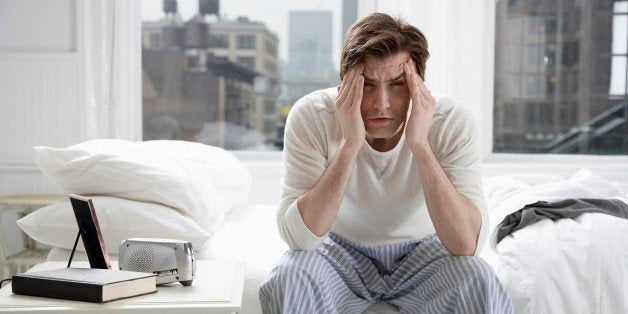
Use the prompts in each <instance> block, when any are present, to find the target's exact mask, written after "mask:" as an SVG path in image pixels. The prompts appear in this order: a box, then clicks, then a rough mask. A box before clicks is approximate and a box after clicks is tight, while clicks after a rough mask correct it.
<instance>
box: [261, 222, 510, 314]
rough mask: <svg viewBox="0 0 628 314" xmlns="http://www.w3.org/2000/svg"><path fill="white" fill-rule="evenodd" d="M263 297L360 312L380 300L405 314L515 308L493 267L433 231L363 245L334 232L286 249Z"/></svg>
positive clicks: (283, 305) (277, 309)
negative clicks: (450, 247) (307, 247)
mask: <svg viewBox="0 0 628 314" xmlns="http://www.w3.org/2000/svg"><path fill="white" fill-rule="evenodd" d="M259 297H260V302H261V305H262V310H263V312H264V313H361V312H363V311H364V310H366V309H367V308H368V307H369V306H370V305H372V304H374V303H377V302H380V301H386V302H388V303H391V304H393V305H395V306H396V307H397V308H398V310H399V311H400V312H401V313H454V312H455V313H513V306H512V301H511V300H510V297H509V296H508V294H507V292H506V291H505V289H504V287H503V286H502V285H501V283H500V282H499V279H498V278H497V276H496V275H495V272H494V271H493V269H492V268H491V267H490V266H489V265H488V264H486V262H484V260H482V259H481V258H479V257H474V256H452V255H451V254H449V252H448V251H447V250H446V249H445V248H444V247H443V245H442V244H441V243H440V240H439V239H438V237H437V236H436V235H430V236H428V237H426V238H424V239H423V240H421V241H418V242H408V243H401V244H394V245H387V246H379V247H365V246H360V245H358V244H355V243H352V242H349V241H347V240H346V239H343V238H341V237H340V236H338V235H335V234H333V233H332V234H330V236H329V237H328V239H326V240H325V241H324V242H323V244H321V245H320V246H319V247H318V248H317V249H316V250H315V251H289V252H287V253H286V254H285V255H284V256H283V257H282V259H281V260H280V262H279V264H278V265H277V267H276V268H275V269H274V270H273V271H272V272H271V274H270V275H269V277H268V278H267V279H266V282H264V284H263V285H262V287H261V288H260V292H259Z"/></svg>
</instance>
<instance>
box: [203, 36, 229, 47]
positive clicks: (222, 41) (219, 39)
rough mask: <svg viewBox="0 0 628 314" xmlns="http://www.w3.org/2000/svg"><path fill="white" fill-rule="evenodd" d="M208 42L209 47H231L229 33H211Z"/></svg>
mask: <svg viewBox="0 0 628 314" xmlns="http://www.w3.org/2000/svg"><path fill="white" fill-rule="evenodd" d="M207 44H208V46H209V48H229V35H226V34H210V35H209V39H208V43H207Z"/></svg>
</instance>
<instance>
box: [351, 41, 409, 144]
mask: <svg viewBox="0 0 628 314" xmlns="http://www.w3.org/2000/svg"><path fill="white" fill-rule="evenodd" d="M408 59H410V55H409V54H408V52H406V51H401V52H398V53H396V54H393V55H390V56H388V57H384V58H376V57H373V56H366V57H365V58H364V93H363V96H362V106H361V108H360V111H361V112H362V119H363V120H364V126H365V128H366V139H367V141H369V142H370V141H371V140H375V139H389V138H392V137H393V136H394V135H396V134H399V132H400V131H401V130H402V128H403V124H404V122H405V121H406V114H407V111H408V105H409V103H410V92H409V90H408V86H407V85H406V77H405V73H404V71H403V63H404V62H405V61H407V60H408Z"/></svg>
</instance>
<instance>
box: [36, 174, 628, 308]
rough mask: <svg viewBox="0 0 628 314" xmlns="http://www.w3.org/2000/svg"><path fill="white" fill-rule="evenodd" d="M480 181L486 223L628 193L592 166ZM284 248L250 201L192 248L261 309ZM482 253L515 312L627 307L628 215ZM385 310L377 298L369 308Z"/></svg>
mask: <svg viewBox="0 0 628 314" xmlns="http://www.w3.org/2000/svg"><path fill="white" fill-rule="evenodd" d="M484 183H485V193H486V197H487V203H488V205H489V208H490V209H491V219H492V221H491V226H492V227H494V226H495V225H496V224H497V223H498V222H499V221H501V219H502V218H503V217H504V216H505V213H507V212H509V211H510V212H512V211H514V210H516V209H518V208H508V206H507V205H508V204H510V205H509V206H515V205H513V204H518V202H525V201H527V200H528V199H536V198H539V199H547V200H550V199H552V198H561V197H574V195H573V194H574V193H575V194H577V196H575V197H588V196H589V195H596V196H597V197H609V198H610V197H615V198H621V197H623V198H624V199H626V198H628V185H619V184H612V183H609V182H604V180H603V179H601V178H599V177H597V176H596V175H595V174H592V173H590V172H582V173H579V174H577V175H576V176H574V177H572V178H570V179H564V178H560V177H556V176H548V175H511V176H500V177H493V178H485V180H484ZM535 188H536V190H535ZM535 191H537V192H538V193H537V192H535ZM539 191H540V192H539ZM550 192H551V193H550ZM535 193H536V194H535ZM587 193H588V194H587ZM541 194H542V195H541ZM547 195H550V196H551V197H550V198H546V197H547ZM504 204H506V205H504ZM497 219H499V221H495V220H497ZM286 250H287V246H286V245H285V244H284V243H283V241H282V240H281V239H280V237H279V234H278V232H277V230H276V224H275V207H274V206H271V205H255V206H249V207H242V208H239V209H236V210H234V211H233V212H231V213H230V214H229V215H228V217H227V222H226V224H225V225H224V226H223V227H222V228H221V229H220V230H218V231H217V232H216V233H215V234H213V236H212V238H211V240H210V243H209V245H208V246H207V247H206V248H204V250H203V251H201V252H197V253H196V254H197V257H198V258H199V259H203V258H218V259H235V260H240V261H243V262H244V263H245V264H246V266H247V270H246V276H245V280H246V281H245V285H244V295H243V301H242V306H243V307H242V313H261V309H260V306H259V300H258V289H259V286H260V285H261V283H262V282H263V280H264V277H265V276H266V275H267V274H268V272H270V270H271V269H272V268H273V267H274V266H275V264H276V262H277V261H278V260H279V258H280V257H281V255H282V254H283V253H284V252H285V251H286ZM68 256H69V251H68V250H65V249H60V248H53V249H52V250H51V252H50V254H49V256H48V259H49V260H67V258H68ZM481 256H482V257H483V258H484V259H486V260H487V262H488V263H489V264H490V265H491V266H493V268H494V269H495V271H496V273H497V275H498V277H499V278H500V280H501V281H502V283H503V284H504V286H505V287H506V289H507V290H508V291H509V292H510V294H511V297H512V299H513V302H514V305H515V310H516V311H515V312H516V313H541V312H545V313H628V292H627V291H628V262H626V261H627V260H628V220H625V219H620V218H615V217H610V216H607V215H603V214H585V215H582V216H580V217H579V218H577V219H575V220H569V219H562V220H557V221H551V220H545V221H541V222H538V223H536V224H534V225H532V226H529V227H527V228H524V229H523V230H519V231H516V232H514V233H513V234H512V235H510V236H507V237H506V238H505V239H504V240H502V241H501V242H500V243H499V244H498V245H497V246H496V247H495V250H492V249H491V246H490V245H489V244H488V243H487V244H486V245H485V246H484V247H483V250H482V253H481ZM76 258H78V259H85V256H84V254H82V255H81V254H79V255H78V256H77V257H76ZM115 258H116V257H115V256H112V259H115ZM391 310H392V308H391V307H390V306H386V305H384V304H380V305H378V306H376V307H375V309H372V311H370V312H377V313H383V312H390V311H391Z"/></svg>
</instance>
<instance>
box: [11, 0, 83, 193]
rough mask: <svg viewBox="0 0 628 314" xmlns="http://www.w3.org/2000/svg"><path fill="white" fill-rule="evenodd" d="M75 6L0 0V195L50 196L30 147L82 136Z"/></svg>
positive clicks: (63, 0) (58, 0)
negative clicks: (44, 193) (33, 194)
mask: <svg viewBox="0 0 628 314" xmlns="http://www.w3.org/2000/svg"><path fill="white" fill-rule="evenodd" d="M76 16H77V2H76V1H73V0H54V1H49V0H26V1H11V0H0V109H1V112H2V114H0V128H1V130H2V132H0V147H1V150H0V195H4V194H11V193H19V192H22V193H23V192H25V191H27V192H32V193H37V192H55V191H56V189H55V188H54V187H53V186H52V185H51V184H50V183H49V182H47V181H45V180H44V179H43V177H42V176H41V175H40V174H39V171H38V170H37V169H36V168H35V166H34V157H33V152H32V148H31V147H32V146H35V145H51V146H65V145H68V144H71V143H75V142H77V141H81V140H83V139H84V138H85V135H84V132H82V130H84V128H85V125H84V123H83V122H82V121H81V120H80V119H77V117H79V116H82V115H83V114H84V112H83V108H82V106H81V105H80V103H81V101H80V99H81V97H82V92H81V91H82V86H81V69H80V64H81V60H80V51H78V49H77V43H79V38H78V36H77V27H76V24H77V23H76Z"/></svg>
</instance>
